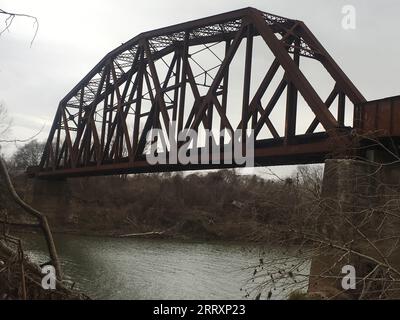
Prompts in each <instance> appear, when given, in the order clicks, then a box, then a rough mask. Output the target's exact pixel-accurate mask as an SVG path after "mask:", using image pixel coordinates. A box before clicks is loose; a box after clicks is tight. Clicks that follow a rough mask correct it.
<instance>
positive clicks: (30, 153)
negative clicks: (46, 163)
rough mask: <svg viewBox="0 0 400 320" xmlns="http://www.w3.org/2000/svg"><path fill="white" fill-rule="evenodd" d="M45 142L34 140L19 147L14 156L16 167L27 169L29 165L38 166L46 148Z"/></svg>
mask: <svg viewBox="0 0 400 320" xmlns="http://www.w3.org/2000/svg"><path fill="white" fill-rule="evenodd" d="M44 146H45V143H43V142H38V141H37V140H32V141H30V142H28V143H26V144H25V145H23V146H22V147H19V148H18V149H17V151H16V152H15V153H14V155H13V157H12V163H13V165H14V167H15V169H23V170H25V169H26V168H27V167H29V166H37V165H39V163H40V158H41V156H42V153H43V150H44Z"/></svg>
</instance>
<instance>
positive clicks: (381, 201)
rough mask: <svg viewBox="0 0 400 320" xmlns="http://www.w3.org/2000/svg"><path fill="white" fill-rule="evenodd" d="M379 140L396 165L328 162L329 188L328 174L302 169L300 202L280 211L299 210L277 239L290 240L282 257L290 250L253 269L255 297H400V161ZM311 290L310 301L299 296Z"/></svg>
mask: <svg viewBox="0 0 400 320" xmlns="http://www.w3.org/2000/svg"><path fill="white" fill-rule="evenodd" d="M370 139H371V138H370ZM373 142H374V143H375V144H376V145H377V146H379V147H380V149H381V150H384V151H385V152H389V153H390V157H389V158H388V159H390V160H389V161H388V162H386V163H385V162H384V161H380V162H379V163H378V162H373V161H365V159H364V161H362V162H361V161H353V162H352V161H347V160H344V161H340V160H338V161H331V162H328V164H326V165H325V172H324V179H325V180H326V181H325V185H324V186H323V188H322V184H321V182H322V178H321V174H319V173H318V172H314V173H313V172H312V170H311V169H310V168H307V167H300V168H299V170H298V173H297V177H296V178H297V179H295V180H294V181H295V182H294V183H292V184H291V187H292V188H293V191H292V192H293V193H294V194H295V195H296V196H294V197H292V199H293V201H294V202H295V203H294V204H284V205H281V206H280V207H281V208H282V210H283V211H284V212H285V211H287V210H288V207H289V208H290V209H289V210H292V213H291V214H289V215H288V216H289V217H291V219H288V220H287V222H286V224H285V225H282V226H281V228H279V229H278V228H276V225H274V226H273V227H272V229H273V231H274V232H276V233H283V234H285V233H286V234H289V235H290V237H288V238H287V239H286V240H285V241H283V242H282V241H281V242H280V243H278V244H277V245H280V247H278V248H280V250H281V253H282V248H290V249H288V250H286V252H285V254H284V256H283V257H282V254H281V255H280V256H279V258H274V257H273V255H272V257H271V255H270V253H268V254H265V255H264V256H262V258H261V259H260V263H258V264H256V265H254V266H252V269H251V270H253V276H252V277H251V278H250V279H249V282H248V283H247V286H246V290H247V295H249V296H253V297H256V298H260V297H264V298H274V296H275V297H276V296H280V297H282V296H285V294H284V293H286V296H289V293H291V292H295V293H296V294H295V296H296V297H297V298H298V297H303V298H319V299H320V298H327V299H335V298H339V299H392V298H398V297H399V295H400V269H399V267H400V247H399V239H400V231H399V230H400V228H399V226H400V221H399V219H400V187H399V184H398V181H399V179H400V176H399V174H398V173H397V171H398V170H399V169H398V165H399V164H400V158H399V157H398V155H397V154H396V153H395V152H393V151H392V150H390V149H389V148H388V146H387V145H384V144H382V143H381V142H380V141H379V140H376V139H374V141H373ZM368 147H369V148H370V147H371V144H369V145H368ZM393 158H395V159H393ZM286 215H287V214H286ZM294 244H296V245H294ZM269 246H270V247H271V246H272V247H273V245H272V244H271V243H269ZM344 265H352V266H354V267H355V271H356V275H355V284H356V286H355V288H354V289H348V290H346V289H347V288H346V289H343V288H342V284H341V283H342V280H343V277H344V276H345V274H343V273H342V267H343V266H344ZM307 290H309V294H308V295H304V296H303V295H302V294H300V295H299V292H301V291H302V292H307Z"/></svg>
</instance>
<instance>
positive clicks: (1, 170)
mask: <svg viewBox="0 0 400 320" xmlns="http://www.w3.org/2000/svg"><path fill="white" fill-rule="evenodd" d="M0 174H1V175H2V176H3V178H4V180H5V182H6V185H7V188H8V190H9V191H10V193H11V195H12V197H13V199H14V201H15V202H16V203H17V204H18V205H19V206H20V207H21V208H22V209H24V210H25V211H26V212H27V213H29V214H30V215H32V216H34V217H35V218H36V219H37V220H38V221H39V223H40V226H41V228H42V230H43V234H44V237H45V240H46V244H47V248H48V250H49V255H50V259H51V262H52V264H53V266H54V268H55V269H56V272H57V278H58V279H60V280H61V279H62V270H61V265H60V263H59V260H58V256H57V251H56V247H55V245H54V240H53V235H52V234H51V231H50V227H49V223H48V221H47V218H46V216H45V215H44V214H42V213H41V212H39V211H38V210H36V209H34V208H32V207H31V206H30V205H28V204H27V203H25V202H24V201H23V200H22V199H21V198H20V197H19V195H18V194H17V192H16V191H15V188H14V186H13V184H12V182H11V179H10V176H9V174H8V171H7V167H6V164H5V162H4V160H3V158H2V157H0Z"/></svg>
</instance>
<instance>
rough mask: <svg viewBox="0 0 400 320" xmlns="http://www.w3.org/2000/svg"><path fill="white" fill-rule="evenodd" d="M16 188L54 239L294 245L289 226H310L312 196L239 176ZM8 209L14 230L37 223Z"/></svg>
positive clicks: (21, 179) (31, 183)
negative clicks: (306, 216)
mask: <svg viewBox="0 0 400 320" xmlns="http://www.w3.org/2000/svg"><path fill="white" fill-rule="evenodd" d="M13 180H14V182H15V186H16V188H17V189H18V193H19V194H21V195H22V196H23V198H24V200H25V201H26V202H28V203H30V204H32V205H33V206H34V207H35V208H37V209H38V210H40V211H41V212H43V213H44V214H46V216H47V217H48V219H49V223H50V226H51V229H52V231H53V232H63V233H71V234H82V235H102V236H105V235H106V236H113V237H118V236H123V235H127V234H136V235H135V236H138V237H142V236H143V235H142V234H148V233H158V234H157V235H156V237H161V238H172V239H182V240H185V239H186V240H190V239H192V240H206V241H208V240H222V241H230V240H233V241H264V242H267V241H269V242H270V241H285V240H287V239H288V238H289V237H290V236H291V235H290V232H289V230H288V228H287V226H288V225H289V224H291V225H295V224H296V223H303V221H301V220H300V219H299V217H300V216H301V214H302V212H299V206H298V203H299V202H300V201H301V199H302V197H304V193H305V191H304V190H306V189H303V191H301V187H300V186H298V185H293V184H291V183H290V181H289V182H288V183H286V182H283V181H269V180H265V179H261V178H259V177H256V176H240V175H237V174H236V173H235V172H234V171H219V172H211V173H207V174H205V175H197V174H192V175H188V176H183V175H180V174H174V175H171V174H153V175H137V176H132V177H126V178H124V177H92V178H75V179H68V180H64V181H40V180H32V179H28V178H26V177H25V176H18V177H14V178H13ZM7 208H8V212H9V214H8V221H9V222H11V223H34V221H31V220H29V218H27V217H26V216H24V215H23V214H21V212H20V210H19V208H15V209H14V208H13V204H12V203H9V204H8V205H7ZM146 236H148V235H146ZM153 236H154V235H153Z"/></svg>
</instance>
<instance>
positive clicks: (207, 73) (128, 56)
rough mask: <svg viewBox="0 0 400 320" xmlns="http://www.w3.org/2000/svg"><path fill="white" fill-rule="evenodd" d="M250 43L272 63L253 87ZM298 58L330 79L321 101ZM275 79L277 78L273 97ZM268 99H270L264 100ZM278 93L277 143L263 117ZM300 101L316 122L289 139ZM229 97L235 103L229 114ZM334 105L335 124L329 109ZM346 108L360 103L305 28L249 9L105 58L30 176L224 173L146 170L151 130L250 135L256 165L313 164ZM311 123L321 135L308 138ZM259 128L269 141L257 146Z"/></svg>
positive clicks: (162, 33) (75, 94)
mask: <svg viewBox="0 0 400 320" xmlns="http://www.w3.org/2000/svg"><path fill="white" fill-rule="evenodd" d="M255 39H261V42H262V43H264V44H265V45H266V47H267V48H268V49H269V50H270V52H271V53H272V55H273V61H272V64H270V65H269V67H268V65H267V64H265V75H264V77H263V79H262V80H261V81H259V82H258V83H257V82H256V83H255V81H254V79H253V78H252V71H254V66H253V64H254V62H253V61H254V59H255V58H256V57H258V58H260V56H256V54H255V49H256V48H255V44H254V41H255ZM257 41H258V40H257ZM243 42H244V61H243V65H244V71H243V78H241V79H237V78H234V79H233V78H232V77H231V76H230V73H231V69H233V68H235V65H234V63H233V60H234V59H238V58H237V57H238V56H239V54H238V51H239V48H240V46H241V43H243ZM204 54H207V55H208V57H213V59H214V60H215V61H216V64H215V65H212V66H206V64H207V62H208V63H209V62H210V58H207V59H208V60H207V59H205V58H204V57H203V56H202V55H204ZM198 56H200V58H198ZM261 58H263V57H262V56H261ZM201 59H202V61H200V60H201ZM302 59H313V60H316V61H319V62H320V63H321V65H322V67H323V68H324V69H325V70H326V71H327V72H328V73H329V75H330V77H331V78H332V80H333V83H334V85H333V88H332V91H331V92H330V94H329V95H328V96H327V97H326V98H325V99H324V100H323V99H322V98H321V97H320V95H319V94H318V93H317V90H316V89H315V88H314V87H313V86H312V84H311V83H310V81H309V80H308V79H307V77H306V76H305V74H304V73H303V72H302V70H301V69H300V60H302ZM196 70H198V71H197V72H196ZM278 70H282V72H283V76H282V78H281V79H280V81H279V82H278V84H277V86H276V88H275V90H272V91H271V89H273V88H272V86H273V84H274V81H276V80H275V79H276V78H277V76H278ZM232 81H234V82H235V83H240V84H241V88H242V90H241V92H240V95H238V93H237V91H234V90H229V84H230V83H231V82H232ZM267 90H269V91H271V93H270V94H269V95H268V99H267V101H265V96H267V95H266V92H267ZM284 92H286V102H285V108H286V110H285V118H284V125H283V127H284V132H283V134H280V133H279V132H278V130H277V129H276V127H275V125H274V124H273V122H272V121H271V119H270V115H271V113H272V111H273V110H274V108H275V107H276V104H277V102H278V101H279V100H280V98H281V97H282V96H283V94H284ZM299 94H300V95H301V96H302V97H303V99H304V101H305V103H306V104H307V106H308V107H309V108H310V109H311V110H312V112H313V114H314V116H315V118H314V120H313V121H312V122H311V123H310V125H309V126H308V129H307V130H306V131H305V132H301V133H300V132H296V125H297V122H298V119H299V117H300V116H301V115H299V114H298V96H299ZM233 95H234V96H235V97H236V96H238V97H240V103H239V105H240V108H239V109H240V110H236V112H235V111H234V110H232V108H231V104H234V103H232V96H233ZM236 98H237V97H236ZM236 100H237V99H236ZM336 100H337V102H338V105H337V114H335V115H334V114H332V112H331V111H330V110H329V108H330V107H331V105H332V104H333V102H334V101H336ZM346 100H347V101H348V102H350V103H351V104H353V105H356V104H360V103H364V102H365V99H364V97H363V96H362V94H361V93H360V92H359V91H358V90H357V88H356V87H355V86H354V84H353V83H352V82H351V81H350V80H349V78H348V77H347V76H346V75H345V73H344V72H343V71H342V70H341V69H340V67H339V66H338V65H337V64H336V62H335V61H334V60H333V59H332V57H331V56H330V55H329V54H328V52H327V51H326V50H325V49H324V48H323V46H322V45H321V44H320V42H319V41H318V40H317V38H316V37H315V36H314V35H313V34H312V32H311V31H310V30H309V29H308V28H307V27H306V25H305V24H304V23H303V22H301V21H297V20H292V19H288V18H284V17H280V16H276V15H272V14H269V13H265V12H261V11H259V10H256V9H254V8H245V9H241V10H236V11H232V12H228V13H224V14H220V15H216V16H212V17H208V18H204V19H199V20H195V21H191V22H186V23H182V24H178V25H175V26H171V27H166V28H162V29H158V30H154V31H150V32H145V33H142V34H139V35H138V36H136V37H135V38H133V39H131V40H129V41H128V42H126V43H124V44H123V45H121V46H120V47H118V48H116V49H115V50H113V51H111V52H110V53H109V54H107V55H106V56H105V57H104V58H103V59H102V60H101V61H100V62H99V63H98V64H97V65H96V66H95V67H94V68H93V69H92V70H91V71H90V72H89V73H88V74H87V75H86V76H85V77H84V78H83V79H82V80H81V81H80V82H79V83H78V84H77V85H76V86H75V87H74V88H73V89H72V90H71V91H70V92H69V93H68V94H67V95H66V96H65V97H64V98H63V99H62V100H61V101H60V103H59V106H58V109H57V112H56V116H55V119H54V122H53V125H52V127H51V130H50V134H49V137H48V140H47V143H46V147H45V151H44V153H43V157H42V159H41V163H40V166H39V168H36V169H35V171H36V175H37V176H41V177H61V176H77V175H80V176H84V175H96V174H115V173H135V172H153V171H166V170H193V169H207V168H214V167H223V166H215V165H212V164H211V163H210V164H208V165H201V166H200V165H197V166H196V165H191V166H183V165H168V164H167V165H162V166H156V167H154V166H153V167H151V166H150V165H149V164H147V163H146V162H145V161H144V152H145V149H146V144H147V143H148V136H147V134H148V133H149V132H150V131H151V130H152V129H155V128H161V129H163V130H165V131H167V128H169V127H170V126H171V123H173V124H174V126H175V128H174V129H175V132H176V134H178V133H179V132H180V131H182V130H183V129H194V130H196V131H198V130H203V129H213V130H215V129H216V130H223V129H228V130H231V131H232V130H235V129H253V130H254V132H255V135H256V145H255V146H256V148H255V158H256V161H255V165H274V164H295V163H309V162H320V161H323V159H324V158H325V157H326V156H327V154H329V153H330V152H332V150H333V146H337V144H338V141H340V143H343V141H345V140H346V138H344V137H343V136H342V133H343V132H345V133H346V132H348V130H349V128H346V127H345V122H344V115H345V107H346ZM236 104H238V103H236ZM238 114H240V117H239V118H238V117H237V115H238ZM216 115H217V116H216ZM235 117H236V118H238V119H236V120H237V121H236V122H237V123H236V124H233V122H234V121H233V118H235ZM318 124H321V125H322V127H323V129H324V130H323V131H324V132H322V133H315V130H316V128H317V126H318ZM265 129H268V130H269V134H270V135H271V137H270V138H268V139H261V138H259V134H260V132H261V131H262V130H265ZM175 138H176V137H175ZM220 143H221V145H223V144H224V140H223V138H222V139H221V140H220ZM232 166H233V167H234V166H235V165H234V164H233V165H232Z"/></svg>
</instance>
